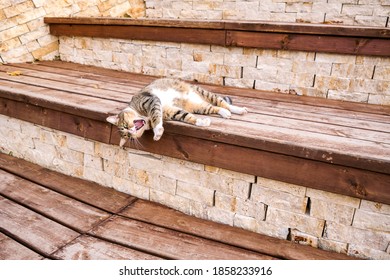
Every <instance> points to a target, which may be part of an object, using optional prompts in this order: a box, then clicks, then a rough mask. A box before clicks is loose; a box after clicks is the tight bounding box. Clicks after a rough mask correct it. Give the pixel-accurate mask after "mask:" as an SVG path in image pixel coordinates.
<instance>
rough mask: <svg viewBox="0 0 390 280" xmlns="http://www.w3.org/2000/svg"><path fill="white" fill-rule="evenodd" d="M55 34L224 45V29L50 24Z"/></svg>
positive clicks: (51, 31)
mask: <svg viewBox="0 0 390 280" xmlns="http://www.w3.org/2000/svg"><path fill="white" fill-rule="evenodd" d="M50 33H51V34H52V35H55V36H84V37H97V38H117V39H127V40H152V41H162V42H175V43H193V44H213V45H221V46H224V45H225V31H224V30H213V29H200V28H192V29H187V28H180V27H179V28H170V27H150V26H131V25H125V26H123V25H101V24H99V25H86V24H50Z"/></svg>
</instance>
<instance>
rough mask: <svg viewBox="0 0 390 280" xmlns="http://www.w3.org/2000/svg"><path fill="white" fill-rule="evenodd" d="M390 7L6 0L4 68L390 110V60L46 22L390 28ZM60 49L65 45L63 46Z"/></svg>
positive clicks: (288, 0)
mask: <svg viewBox="0 0 390 280" xmlns="http://www.w3.org/2000/svg"><path fill="white" fill-rule="evenodd" d="M389 13H390V2H389V1H358V0H342V1H326V0H315V1H314V0H313V1H307V0H305V1H300V0H261V1H260V0H248V1H239V0H237V1H232V0H204V1H193V0H183V1H176V0H167V1H156V0H92V1H82V0H3V1H2V2H1V4H0V20H1V24H0V62H3V63H10V62H25V61H34V60H45V59H46V60H50V59H54V58H60V59H62V60H65V61H71V62H78V63H83V64H90V65H96V66H101V67H107V68H112V69H119V70H123V71H131V72H136V73H145V74H151V75H156V76H174V77H180V78H183V79H187V80H197V81H199V82H205V83H213V84H218V85H227V86H236V87H245V88H255V89H260V90H269V91H274V92H281V93H289V94H297V95H309V96H318V97H324V98H332V99H341V100H348V101H357V102H365V103H374V104H385V105H388V104H390V80H389V76H390V58H388V57H386V58H380V57H371V56H354V55H334V54H325V53H315V52H296V51H275V50H263V49H247V48H222V47H217V46H211V45H188V44H171V43H160V42H140V41H123V40H109V39H106V40H100V39H95V38H66V37H62V38H60V41H58V38H57V37H54V36H51V35H50V34H49V27H48V26H47V25H45V24H44V23H43V17H44V16H114V17H117V16H127V17H131V18H144V17H146V18H181V19H219V20H220V19H237V20H245V19H253V20H254V19H256V20H271V21H285V22H312V23H340V24H353V25H370V26H382V27H384V26H388V25H389ZM59 44H60V46H59Z"/></svg>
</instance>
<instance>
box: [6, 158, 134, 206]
mask: <svg viewBox="0 0 390 280" xmlns="http://www.w3.org/2000/svg"><path fill="white" fill-rule="evenodd" d="M0 168H2V169H4V170H6V171H8V172H12V173H14V174H16V175H18V176H20V177H22V178H25V179H27V180H29V181H31V182H34V183H36V184H39V185H42V186H45V187H46V188H48V189H51V190H54V191H56V192H59V193H61V194H63V195H66V196H69V197H71V198H74V199H77V200H79V201H82V202H85V203H87V204H90V205H93V206H95V207H97V208H100V209H103V210H105V211H107V212H110V213H116V212H118V211H120V210H121V209H123V208H124V207H126V206H128V205H129V204H131V203H132V202H133V201H134V200H135V198H134V197H133V196H130V195H128V194H125V193H121V192H117V191H115V190H113V189H110V188H107V187H103V186H101V185H99V184H97V183H93V182H89V181H85V180H82V179H78V178H74V177H70V176H66V175H64V174H61V173H58V172H55V171H51V170H49V169H46V168H43V167H41V166H39V165H36V164H33V163H30V162H26V161H23V160H21V159H18V158H15V157H12V156H9V155H5V154H2V153H0ZM99 213H100V212H99Z"/></svg>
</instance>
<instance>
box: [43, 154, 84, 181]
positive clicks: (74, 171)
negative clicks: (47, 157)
mask: <svg viewBox="0 0 390 280" xmlns="http://www.w3.org/2000/svg"><path fill="white" fill-rule="evenodd" d="M50 169H54V170H55V171H57V172H60V173H63V174H66V175H69V176H73V177H78V178H82V177H83V175H84V168H83V166H80V165H79V164H78V163H73V162H70V161H66V160H63V159H60V158H55V159H53V166H51V168H50Z"/></svg>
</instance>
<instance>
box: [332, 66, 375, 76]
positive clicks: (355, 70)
mask: <svg viewBox="0 0 390 280" xmlns="http://www.w3.org/2000/svg"><path fill="white" fill-rule="evenodd" d="M376 71H377V70H376V69H375V72H376ZM373 75H374V66H373V65H371V66H368V65H364V66H363V65H355V64H346V63H333V65H332V74H331V76H334V77H347V78H360V79H371V78H372V77H373Z"/></svg>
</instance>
